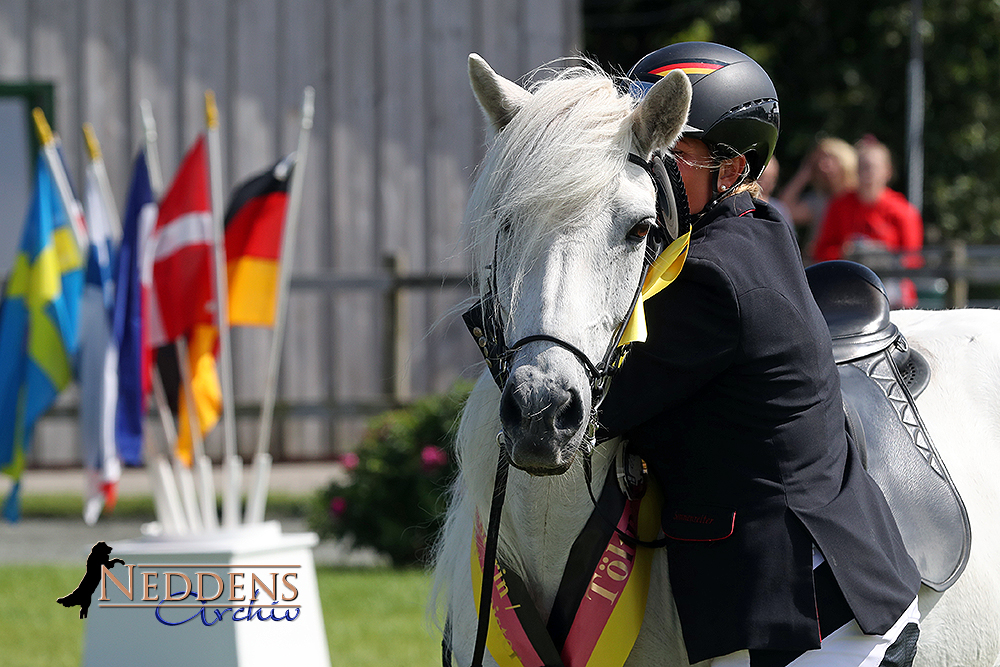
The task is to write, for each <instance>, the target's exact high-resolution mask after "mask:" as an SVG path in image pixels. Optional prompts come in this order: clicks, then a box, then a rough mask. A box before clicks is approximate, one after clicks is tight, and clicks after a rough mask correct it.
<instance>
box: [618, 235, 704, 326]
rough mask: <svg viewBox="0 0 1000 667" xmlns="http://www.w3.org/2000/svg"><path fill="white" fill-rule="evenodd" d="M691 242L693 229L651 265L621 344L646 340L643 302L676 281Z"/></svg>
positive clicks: (678, 238)
mask: <svg viewBox="0 0 1000 667" xmlns="http://www.w3.org/2000/svg"><path fill="white" fill-rule="evenodd" d="M690 243H691V230H690V229H689V230H688V231H687V233H685V234H683V235H681V236H679V237H677V239H675V240H674V242H673V243H671V244H670V245H669V246H667V249H666V250H664V251H663V252H662V253H660V256H659V257H657V258H656V260H655V261H654V262H653V263H652V265H650V267H649V271H648V272H647V273H646V279H645V280H644V281H643V283H642V291H641V292H640V294H639V299H638V301H636V304H635V309H634V310H633V311H632V315H631V316H630V317H629V320H628V323H627V324H626V325H625V331H624V333H622V339H621V341H620V342H619V343H618V345H619V346H622V345H627V344H628V343H633V342H638V343H642V342H644V341H645V340H646V333H647V332H646V311H645V309H644V308H643V306H642V304H643V302H644V301H645V300H646V299H649V298H651V297H653V296H654V295H655V294H658V293H659V292H660V290H662V289H663V288H664V287H666V286H667V285H669V284H670V283H672V282H674V280H675V279H676V278H677V276H678V275H679V274H680V272H681V269H682V268H684V260H685V259H687V251H688V245H689V244H690Z"/></svg>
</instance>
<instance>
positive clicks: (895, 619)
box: [600, 43, 920, 665]
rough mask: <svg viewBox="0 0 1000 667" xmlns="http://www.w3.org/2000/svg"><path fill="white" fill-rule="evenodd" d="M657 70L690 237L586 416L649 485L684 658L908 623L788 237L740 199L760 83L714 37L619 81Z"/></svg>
mask: <svg viewBox="0 0 1000 667" xmlns="http://www.w3.org/2000/svg"><path fill="white" fill-rule="evenodd" d="M673 68H682V69H684V70H685V71H687V72H688V75H689V77H690V78H691V81H692V84H693V98H692V108H691V114H690V117H689V120H688V124H689V128H688V130H687V131H686V132H685V135H684V138H682V140H681V141H680V142H679V144H678V147H677V159H678V164H679V167H680V171H681V174H682V177H683V180H684V184H685V186H687V194H688V199H689V202H690V208H691V211H692V212H693V213H694V214H695V215H694V220H695V222H694V223H693V228H692V235H691V242H690V249H689V252H688V257H687V261H686V263H685V265H684V269H683V270H682V271H681V273H680V276H679V277H678V278H677V280H676V281H675V282H674V283H673V284H672V285H670V286H669V287H667V288H666V289H665V290H663V291H662V292H660V293H659V294H658V295H656V296H655V297H653V298H652V299H650V300H649V301H647V302H646V304H645V312H646V318H647V327H648V332H649V333H648V339H647V342H645V343H637V344H635V345H634V346H633V349H632V350H631V352H630V354H629V356H628V358H627V359H626V361H625V364H624V366H623V367H622V369H621V371H620V372H619V373H618V375H617V376H616V377H615V379H614V381H613V383H612V386H611V390H610V393H609V395H608V397H607V399H606V400H605V402H604V403H603V405H602V408H601V415H600V421H601V424H602V427H603V428H604V430H605V431H606V432H607V433H608V434H612V435H623V436H624V437H625V438H626V439H628V440H629V442H630V443H631V444H632V446H634V447H635V448H636V450H637V452H638V453H640V454H641V455H642V456H643V458H644V459H645V460H646V461H647V463H648V466H649V469H650V471H651V473H652V475H653V476H654V478H655V479H656V480H657V481H658V483H659V486H660V488H661V490H662V492H663V496H664V507H663V515H662V519H663V521H662V525H663V529H664V532H665V533H666V535H667V536H668V537H670V538H672V539H671V540H670V541H669V543H668V546H667V550H668V562H669V569H670V579H671V585H672V589H673V595H674V599H675V601H676V604H677V610H678V613H679V616H680V621H681V626H682V630H683V633H684V638H685V642H686V645H687V649H688V655H689V659H690V660H691V661H692V662H697V661H701V660H705V659H709V658H715V657H718V656H724V655H727V654H732V653H735V652H739V651H744V650H747V649H749V654H748V658H747V661H748V662H751V663H752V664H753V665H757V664H759V663H758V661H759V660H761V659H762V658H763V657H766V658H767V660H768V663H767V664H769V665H775V664H778V665H783V664H788V663H789V662H791V660H793V659H794V658H795V657H796V656H798V655H799V654H801V653H802V652H804V651H807V650H812V649H818V648H819V647H820V640H821V638H825V637H826V636H827V635H829V634H830V633H832V632H833V631H834V630H837V629H838V628H840V627H841V626H844V625H845V624H846V623H848V622H850V621H851V620H852V618H853V619H854V620H855V621H856V622H857V625H858V626H859V627H860V632H863V633H864V634H867V635H875V636H881V637H876V638H874V639H873V642H875V643H877V642H878V641H882V644H887V643H891V642H893V641H895V640H896V639H897V637H898V636H899V635H900V632H901V627H902V626H907V632H908V633H909V636H913V635H914V634H915V633H916V625H915V623H914V624H912V625H910V624H909V622H908V621H909V620H913V621H915V620H916V616H914V614H915V613H916V612H915V604H913V603H914V600H915V597H916V594H917V589H918V587H919V585H920V575H919V573H918V572H917V569H916V567H915V565H914V563H913V561H912V559H911V558H910V557H909V556H908V555H907V553H906V551H905V548H904V546H903V542H902V539H901V538H900V535H899V531H898V529H897V527H896V524H895V522H894V520H893V517H892V514H891V513H890V510H889V507H888V506H887V504H886V501H885V498H884V497H883V495H882V493H881V491H880V490H879V488H878V487H877V486H876V484H875V482H874V481H873V480H872V479H871V477H869V476H868V474H867V473H866V472H865V471H864V469H863V468H862V463H861V460H860V458H859V456H858V454H857V452H856V450H855V448H854V446H853V444H851V443H850V442H849V441H848V438H847V435H846V433H845V428H844V412H843V407H842V402H841V393H840V378H839V375H838V373H837V370H836V367H835V365H834V361H833V355H832V351H831V341H830V334H829V330H828V329H827V326H826V323H825V321H824V319H823V316H822V314H821V313H820V311H819V308H818V307H817V305H816V303H815V301H814V300H813V297H812V294H811V292H810V290H809V287H808V284H807V283H806V278H805V273H804V270H803V266H802V262H801V258H800V254H799V249H798V245H797V243H796V240H795V237H794V235H793V233H792V231H791V229H790V227H789V226H788V224H787V223H786V222H784V221H783V220H782V219H781V217H780V215H778V214H777V212H776V211H775V210H774V209H773V208H772V207H770V206H769V205H768V204H765V203H763V202H760V201H758V200H756V199H753V198H752V196H751V195H752V194H754V193H755V190H754V186H755V183H754V181H755V179H756V178H757V176H759V174H760V172H761V171H762V170H763V167H764V165H765V164H766V162H767V160H768V158H769V157H770V154H771V152H772V151H773V148H774V142H775V141H776V139H777V126H778V112H777V97H776V95H775V93H774V88H773V86H772V84H771V81H770V79H769V78H768V77H767V75H766V73H764V71H763V70H762V69H761V68H760V67H759V66H758V65H757V64H756V63H755V62H753V61H752V60H751V59H749V58H748V57H747V56H745V55H743V54H741V53H740V52H738V51H734V50H732V49H729V48H727V47H723V46H720V45H716V44H703V43H684V44H675V45H673V46H670V47H666V48H664V49H661V50H659V51H657V52H654V53H652V54H650V55H649V56H646V58H644V59H643V60H641V61H640V62H639V63H638V64H637V65H636V67H635V68H633V71H632V74H631V76H632V77H633V78H636V79H638V80H639V87H640V88H641V87H643V85H644V84H643V83H642V82H643V81H645V82H647V83H648V84H651V83H653V82H655V81H656V80H657V79H658V78H659V76H660V75H662V74H664V73H666V72H667V71H669V70H670V69H673ZM727 70H731V71H730V72H728V73H727ZM724 75H731V78H730V79H729V80H728V81H727V80H726V79H725V77H724ZM713 78H717V79H718V80H717V81H713ZM734 81H735V82H738V83H737V84H734V83H733V82H734ZM713 86H714V87H713ZM734 89H735V90H734ZM734 96H736V98H738V99H736V98H734ZM706 184H707V185H706ZM814 568H815V569H814ZM907 614H909V616H907ZM904 621H905V622H904ZM894 628H895V629H894ZM887 633H889V634H887ZM873 650H876V651H884V650H885V646H884V645H883V646H881V648H875V649H873ZM879 659H881V658H879ZM909 660H912V654H911V655H910V656H909ZM727 664H728V663H727ZM829 664H834V663H829ZM836 664H841V663H836ZM844 664H858V663H844ZM901 664H909V663H908V662H906V661H905V660H904V662H903V663H901Z"/></svg>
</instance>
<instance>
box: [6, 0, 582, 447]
mask: <svg viewBox="0 0 1000 667" xmlns="http://www.w3.org/2000/svg"><path fill="white" fill-rule="evenodd" d="M580 22H581V9H580V0H209V1H202V0H156V2H148V1H146V0H2V2H0V80H2V81H9V82H19V81H25V80H37V81H48V82H52V83H54V84H55V87H56V109H55V116H56V117H55V118H54V119H52V121H53V124H54V126H55V127H56V129H57V130H58V131H60V133H61V135H62V138H63V142H64V145H65V149H66V151H67V155H68V160H69V164H70V168H71V170H72V172H73V173H72V178H73V180H74V182H75V184H76V185H77V187H80V186H81V185H82V175H83V172H84V167H85V156H84V151H83V146H82V143H83V142H82V136H81V133H80V126H81V124H82V123H83V122H85V121H89V122H90V123H92V124H93V125H94V126H95V129H96V132H97V135H98V138H99V139H100V141H101V143H102V147H103V151H104V155H105V159H106V161H107V168H108V173H109V176H110V180H111V185H112V189H113V191H114V193H115V195H116V197H117V199H118V202H119V207H121V205H122V204H123V202H124V198H125V195H126V189H127V187H128V180H129V176H130V171H131V164H132V160H133V158H134V154H135V152H136V150H137V147H138V146H139V145H140V140H141V127H142V125H141V119H140V115H139V101H140V100H142V99H148V100H149V101H150V103H151V105H152V108H153V112H154V115H155V117H156V121H157V127H158V131H159V152H160V163H161V166H162V171H163V173H164V177H165V179H166V180H168V181H169V179H170V178H171V175H172V174H173V173H174V171H175V170H176V168H177V166H178V164H179V163H180V160H181V157H182V156H183V153H184V151H185V150H186V148H187V147H188V146H189V145H190V144H191V143H192V142H193V141H194V139H195V137H196V136H197V134H198V133H199V132H200V131H202V128H203V126H204V120H203V119H204V102H203V95H204V92H205V90H206V89H209V88H210V89H212V90H214V92H215V94H216V97H217V99H218V103H219V107H220V113H221V126H222V145H223V153H224V165H223V180H224V183H225V190H226V192H227V193H228V192H229V191H230V189H231V187H232V186H233V185H234V184H236V183H238V182H239V181H241V180H242V179H244V178H245V177H247V176H249V175H251V174H253V173H256V172H258V171H259V170H261V169H263V168H265V167H266V166H268V165H270V164H271V163H272V162H273V161H274V160H275V159H277V158H278V157H279V156H281V155H283V154H285V153H287V152H290V151H292V150H294V148H295V143H296V139H297V135H298V122H299V107H300V103H301V97H302V90H303V88H304V87H305V86H306V85H312V86H313V87H315V89H316V117H315V124H314V128H313V133H312V140H311V144H310V148H309V151H310V152H309V168H308V173H306V175H305V178H306V183H305V202H304V207H303V211H302V218H301V228H300V233H299V238H298V242H297V244H296V247H295V248H294V252H293V255H292V256H293V262H294V265H293V266H294V268H293V275H294V276H317V275H323V274H326V273H328V272H331V271H332V272H335V273H337V274H338V275H342V274H343V275H362V276H369V275H375V274H378V273H380V272H382V271H383V268H382V267H383V262H384V258H385V256H386V255H387V254H395V255H397V256H398V257H400V258H401V260H402V262H403V263H404V264H405V266H406V267H407V268H408V270H409V271H410V272H414V273H423V272H429V273H442V272H444V273H463V272H465V271H466V270H467V266H468V260H467V255H466V253H465V251H464V245H463V240H462V238H461V232H460V229H459V223H460V220H461V217H462V213H463V209H464V206H465V200H466V193H467V185H468V182H469V179H470V176H471V174H472V170H473V168H474V166H475V165H476V163H477V162H478V160H479V158H480V157H481V155H482V148H483V144H484V130H483V127H482V122H481V119H480V115H479V111H478V109H477V107H476V106H475V103H474V100H473V97H472V94H471V92H470V90H469V86H468V81H467V75H466V59H467V56H468V54H469V52H471V51H476V52H478V53H480V54H482V55H483V56H484V57H486V59H487V60H489V61H490V62H491V64H493V66H494V67H495V68H496V69H497V70H498V71H499V72H501V73H502V74H504V75H506V76H508V77H511V78H515V77H519V76H521V75H522V74H524V73H525V72H527V71H529V70H531V69H533V68H534V67H536V66H539V65H541V64H543V63H545V62H547V61H549V60H552V59H554V58H558V57H560V56H564V55H568V54H572V53H575V52H577V51H578V50H579V49H580V34H581V27H580ZM5 242H11V243H16V240H15V239H7V240H5ZM467 296H468V294H467V293H466V292H464V291H463V290H461V289H438V290H430V291H422V292H413V293H411V294H410V298H409V315H408V318H407V322H406V325H407V326H406V327H405V328H406V329H407V330H408V339H407V341H406V342H407V345H406V347H405V356H406V359H405V361H406V364H405V366H404V369H405V376H404V377H402V378H398V379H397V382H396V383H397V384H398V385H401V386H402V387H404V388H408V389H409V391H410V392H411V394H412V395H413V396H419V395H421V394H424V393H427V392H432V391H440V390H444V389H446V388H447V387H448V386H450V384H451V383H452V382H453V381H454V380H455V379H456V378H457V377H459V376H460V375H461V374H463V373H466V374H468V373H469V372H470V367H472V366H473V365H474V364H476V363H477V362H478V358H477V352H476V350H475V349H474V346H473V345H472V344H471V342H470V341H469V340H467V339H466V337H467V334H466V333H465V332H464V329H463V327H462V326H461V324H460V323H459V320H458V317H457V315H456V314H455V313H453V312H452V311H453V309H455V307H456V305H457V304H458V303H459V302H461V301H462V300H463V299H465V298H466V297H467ZM383 301H384V294H383V293H381V292H378V291H370V290H369V291H365V290H353V291H316V290H296V291H294V292H293V293H292V296H291V298H290V301H289V309H290V320H289V327H288V332H287V337H286V343H285V347H284V349H285V352H284V357H283V362H282V366H283V372H282V373H281V379H280V384H279V387H280V390H279V403H289V404H292V405H294V406H297V411H296V412H295V416H294V417H290V418H287V419H284V420H282V421H279V422H278V423H277V424H276V427H275V431H274V441H275V442H274V446H273V449H274V451H275V452H276V454H277V455H278V456H280V457H285V458H292V459H302V458H317V457H327V456H330V455H332V454H333V453H335V452H340V451H344V450H346V449H349V448H350V447H351V446H353V444H354V442H355V441H356V438H357V435H358V433H359V429H360V426H361V425H362V424H363V423H364V421H365V418H364V417H363V416H357V415H355V416H351V412H352V410H351V406H355V405H357V404H360V403H365V402H369V401H374V400H378V399H380V398H381V397H382V396H383V389H384V386H385V384H386V380H387V377H386V376H387V374H388V373H389V372H390V368H389V367H388V363H387V361H386V359H385V358H384V355H383V354H382V352H383V350H382V345H381V342H380V341H381V340H382V338H383V334H384V329H385V327H386V324H387V321H386V317H385V313H384V308H383ZM269 335H270V334H269V333H268V332H267V331H256V330H245V329H244V330H236V331H234V356H235V363H234V367H235V384H236V387H237V390H236V393H237V402H238V403H240V404H251V403H254V402H256V401H259V400H260V396H261V394H262V390H263V384H264V378H263V376H264V373H265V362H264V359H265V354H266V351H267V348H268V345H269V340H270V339H269ZM75 400H76V393H75V391H73V390H70V391H68V392H66V393H65V395H64V396H63V397H62V398H61V401H60V405H62V406H71V405H73V404H74V402H75ZM334 413H336V414H341V413H346V415H347V416H341V417H336V418H334V417H331V414H334ZM256 422H257V420H256V418H255V417H252V416H241V417H240V419H239V434H238V435H239V437H238V440H239V448H240V451H241V452H242V453H243V454H244V456H249V455H250V453H251V452H252V449H253V446H254V444H255V441H256ZM150 425H151V426H155V423H154V422H150ZM149 430H150V431H152V432H157V431H158V429H154V428H150V429H149ZM219 430H220V429H216V431H215V432H214V433H213V434H212V435H211V436H210V438H209V441H208V443H207V447H208V450H209V453H211V454H213V455H215V456H216V457H217V456H218V455H219V453H220V450H221V437H220V435H221V434H220V433H219ZM77 443H78V435H77V433H76V424H75V422H73V421H71V420H70V419H68V418H62V419H59V418H53V417H49V418H47V419H46V420H45V422H44V423H43V425H42V426H41V427H40V428H39V430H38V433H37V434H36V439H35V443H34V451H33V454H32V457H31V461H32V462H33V463H35V464H72V463H74V462H76V461H78V456H79V452H78V444H77ZM149 444H155V441H152V442H150V443H149Z"/></svg>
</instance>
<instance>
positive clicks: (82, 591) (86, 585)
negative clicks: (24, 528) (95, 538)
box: [56, 542, 125, 618]
mask: <svg viewBox="0 0 1000 667" xmlns="http://www.w3.org/2000/svg"><path fill="white" fill-rule="evenodd" d="M109 555H111V547H109V546H108V543H107V542H98V543H97V544H95V545H94V547H93V548H92V549H91V550H90V556H88V557H87V572H86V573H85V574H84V575H83V579H81V580H80V585H79V586H77V587H76V590H75V591H73V592H72V593H70V594H69V595H67V596H65V597H61V598H59V599H58V600H56V602H58V603H59V604H61V605H62V606H64V607H75V606H77V605H79V606H80V618H87V610H88V609H90V600H91V598H92V597H93V595H94V591H96V590H97V585H98V584H100V583H101V566H102V565H107V566H108V567H114V566H115V563H121V564H122V565H124V564H125V561H123V560H122V559H121V558H111V559H110V560H109V559H108V556H109Z"/></svg>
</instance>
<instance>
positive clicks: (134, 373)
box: [112, 153, 157, 465]
mask: <svg viewBox="0 0 1000 667" xmlns="http://www.w3.org/2000/svg"><path fill="white" fill-rule="evenodd" d="M156 211H157V209H156V202H155V200H154V199H153V188H152V187H151V186H150V184H149V170H148V168H147V167H146V156H145V155H144V154H143V153H139V155H138V156H137V157H136V159H135V167H134V168H133V170H132V182H131V184H130V185H129V193H128V202H127V203H126V205H125V215H124V216H123V222H122V242H121V247H120V248H119V250H118V272H117V280H116V283H115V308H114V316H113V318H112V331H113V332H114V339H115V343H116V344H117V346H118V403H117V407H116V411H115V441H116V443H117V445H118V455H119V456H120V457H121V460H122V461H123V462H124V463H126V464H128V465H141V464H142V422H143V418H144V417H145V414H146V397H147V396H148V395H149V390H150V388H151V386H152V383H151V375H150V361H151V353H150V350H149V345H148V342H147V337H146V333H145V331H144V326H143V309H144V306H143V302H144V301H145V298H144V295H143V287H142V271H143V265H142V257H143V253H144V250H145V246H146V243H147V242H148V241H147V240H148V239H149V235H150V234H151V233H152V230H153V225H154V224H155V223H156Z"/></svg>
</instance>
